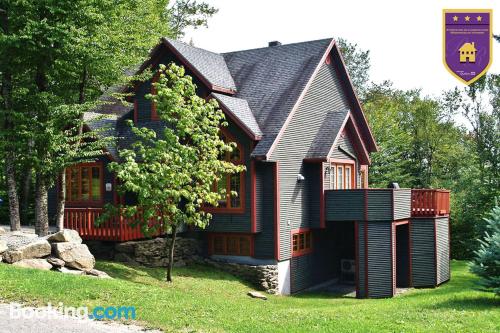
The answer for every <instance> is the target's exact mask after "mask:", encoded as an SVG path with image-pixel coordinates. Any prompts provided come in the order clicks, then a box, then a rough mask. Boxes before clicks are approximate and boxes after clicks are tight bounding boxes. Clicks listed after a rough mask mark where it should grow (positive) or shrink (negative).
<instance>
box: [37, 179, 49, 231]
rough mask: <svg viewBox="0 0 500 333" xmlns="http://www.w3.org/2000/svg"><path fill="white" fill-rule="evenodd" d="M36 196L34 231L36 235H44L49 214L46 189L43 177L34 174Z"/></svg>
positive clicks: (47, 227) (47, 228) (47, 226)
mask: <svg viewBox="0 0 500 333" xmlns="http://www.w3.org/2000/svg"><path fill="white" fill-rule="evenodd" d="M35 192H36V195H35V196H36V198H35V200H36V201H35V233H36V234H37V235H38V236H46V235H47V234H48V233H49V215H48V210H47V199H48V193H47V192H48V191H47V185H46V183H45V179H43V177H42V176H41V175H38V174H37V175H36V191H35Z"/></svg>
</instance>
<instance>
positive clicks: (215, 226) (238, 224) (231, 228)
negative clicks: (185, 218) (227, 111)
mask: <svg viewBox="0 0 500 333" xmlns="http://www.w3.org/2000/svg"><path fill="white" fill-rule="evenodd" d="M228 122H229V121H228ZM227 130H228V131H229V133H231V135H233V136H234V137H235V140H237V141H239V142H240V144H241V145H242V146H243V149H244V158H245V166H246V172H245V212H244V213H243V214H241V213H214V214H213V218H212V221H211V222H210V224H209V225H208V227H207V228H206V230H207V231H210V232H251V215H250V214H251V198H252V192H251V191H252V183H251V172H250V165H251V159H250V153H251V140H250V139H249V138H248V137H247V136H246V135H245V134H244V133H243V132H242V131H241V130H240V129H238V128H237V127H236V126H235V125H234V124H232V123H231V122H229V127H228V128H227Z"/></svg>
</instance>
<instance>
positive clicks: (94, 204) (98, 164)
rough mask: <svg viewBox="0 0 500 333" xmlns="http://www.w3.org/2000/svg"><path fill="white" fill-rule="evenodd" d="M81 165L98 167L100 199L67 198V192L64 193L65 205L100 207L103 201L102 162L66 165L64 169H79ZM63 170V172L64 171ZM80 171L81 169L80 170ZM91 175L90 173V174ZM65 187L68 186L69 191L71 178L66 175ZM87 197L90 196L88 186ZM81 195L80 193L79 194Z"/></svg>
mask: <svg viewBox="0 0 500 333" xmlns="http://www.w3.org/2000/svg"><path fill="white" fill-rule="evenodd" d="M82 167H89V168H92V167H98V168H99V183H100V192H101V195H100V199H99V200H92V199H89V200H69V196H68V193H66V204H67V206H76V207H83V206H85V207H100V206H102V205H103V203H104V186H103V185H104V174H103V164H102V162H91V163H79V164H75V165H72V166H70V167H68V168H67V169H66V170H69V169H72V168H78V169H79V170H81V168H82ZM66 170H65V172H66ZM80 172H81V171H80ZM90 176H92V175H90ZM66 188H70V192H71V179H70V178H68V177H67V179H66ZM89 190H90V192H89V198H91V197H92V189H91V188H89ZM80 193H81V182H80ZM80 195H81V194H80Z"/></svg>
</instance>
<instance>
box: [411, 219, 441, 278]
mask: <svg viewBox="0 0 500 333" xmlns="http://www.w3.org/2000/svg"><path fill="white" fill-rule="evenodd" d="M410 238H411V266H412V280H413V286H414V287H430V286H435V285H436V257H435V256H436V252H435V248H434V219H422V218H419V219H412V220H411V223H410Z"/></svg>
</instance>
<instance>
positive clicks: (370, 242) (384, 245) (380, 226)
mask: <svg viewBox="0 0 500 333" xmlns="http://www.w3.org/2000/svg"><path fill="white" fill-rule="evenodd" d="M357 224H358V244H357V245H358V251H357V253H358V258H357V267H356V269H357V270H358V272H357V274H358V295H357V297H359V298H365V297H370V298H379V297H392V296H393V281H394V280H393V278H394V268H393V260H392V239H393V238H392V223H391V221H385V222H384V223H380V222H376V223H370V222H357ZM365 228H366V229H367V231H366V234H365ZM365 236H367V237H366V239H365ZM366 286H368V291H367V290H366Z"/></svg>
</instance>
